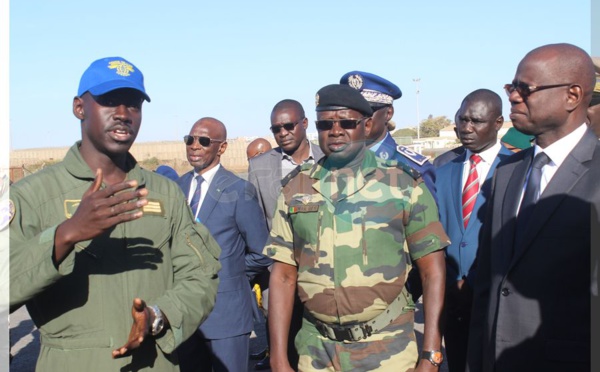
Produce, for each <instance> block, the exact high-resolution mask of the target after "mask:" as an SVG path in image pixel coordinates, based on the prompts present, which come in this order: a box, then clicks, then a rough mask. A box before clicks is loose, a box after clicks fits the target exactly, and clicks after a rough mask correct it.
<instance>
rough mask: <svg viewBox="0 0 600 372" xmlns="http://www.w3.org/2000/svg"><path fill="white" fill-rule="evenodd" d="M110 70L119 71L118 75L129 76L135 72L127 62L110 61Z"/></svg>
mask: <svg viewBox="0 0 600 372" xmlns="http://www.w3.org/2000/svg"><path fill="white" fill-rule="evenodd" d="M108 68H112V69H115V70H117V71H116V72H117V75H121V76H129V75H130V74H131V73H132V72H133V71H134V70H133V66H132V65H130V64H129V63H127V62H125V61H110V62H109V63H108Z"/></svg>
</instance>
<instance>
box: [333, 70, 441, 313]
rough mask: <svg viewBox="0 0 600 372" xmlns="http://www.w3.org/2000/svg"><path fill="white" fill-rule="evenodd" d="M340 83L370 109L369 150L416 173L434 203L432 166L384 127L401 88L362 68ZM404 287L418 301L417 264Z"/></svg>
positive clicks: (418, 280)
mask: <svg viewBox="0 0 600 372" xmlns="http://www.w3.org/2000/svg"><path fill="white" fill-rule="evenodd" d="M340 84H345V85H349V86H350V87H352V88H354V89H356V90H358V91H359V92H360V94H361V95H362V96H363V97H364V98H365V99H366V100H367V102H369V105H370V106H371V109H372V110H373V119H372V121H373V124H372V129H371V132H370V133H369V134H368V135H367V147H368V148H369V150H371V151H373V152H374V153H375V155H377V156H378V157H380V158H382V159H385V160H387V159H392V160H396V161H398V162H400V163H403V164H406V165H408V166H409V167H411V168H412V169H414V170H416V171H417V172H419V173H420V174H421V177H423V181H425V185H426V186H427V188H428V189H429V191H431V195H433V198H434V199H435V201H436V204H437V196H436V192H435V168H434V166H433V165H432V164H431V163H430V162H429V160H427V157H425V156H424V155H421V154H418V153H416V152H414V151H412V150H411V149H409V148H407V147H405V146H399V145H398V144H396V141H394V138H393V137H392V136H391V135H390V133H389V131H388V129H387V122H389V121H390V120H391V119H392V116H394V106H393V102H394V100H395V99H398V98H400V97H402V91H401V90H400V88H398V86H396V84H394V83H392V82H391V81H389V80H386V79H384V78H382V77H381V76H377V75H375V74H371V73H369V72H362V71H350V72H348V73H346V74H345V75H344V76H342V78H341V79H340ZM407 287H408V290H409V291H410V293H411V295H412V297H413V300H414V301H415V302H417V301H418V300H419V297H421V294H422V291H423V289H422V284H421V281H420V279H419V273H418V269H417V268H416V266H415V267H414V269H413V270H410V274H409V277H408V283H407Z"/></svg>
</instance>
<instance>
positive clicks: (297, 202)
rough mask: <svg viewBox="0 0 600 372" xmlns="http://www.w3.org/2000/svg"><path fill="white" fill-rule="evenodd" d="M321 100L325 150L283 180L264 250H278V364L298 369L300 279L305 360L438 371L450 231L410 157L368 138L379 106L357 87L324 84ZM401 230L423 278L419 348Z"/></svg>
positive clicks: (274, 322) (310, 364) (301, 366)
mask: <svg viewBox="0 0 600 372" xmlns="http://www.w3.org/2000/svg"><path fill="white" fill-rule="evenodd" d="M316 106H317V107H316V110H317V121H316V127H317V130H318V132H319V146H320V147H321V150H322V151H323V153H324V154H325V157H324V158H323V159H321V160H320V161H319V162H318V163H317V164H315V165H312V166H306V167H304V168H303V169H302V171H301V172H300V173H299V174H298V175H296V176H295V177H294V178H292V179H291V180H290V181H289V182H288V183H287V184H286V185H285V187H284V188H283V189H282V193H281V194H280V195H279V198H278V200H277V208H276V211H275V213H274V217H273V228H272V230H271V241H270V244H268V245H267V246H266V247H265V250H264V252H265V254H267V255H268V256H269V257H271V258H273V259H274V260H275V263H274V264H273V270H272V272H271V280H270V283H269V285H270V291H271V294H270V298H269V303H270V304H269V306H270V309H269V324H270V334H271V368H272V370H273V371H291V370H292V369H291V368H290V365H289V362H288V360H287V353H286V344H287V339H288V327H289V323H290V318H291V313H292V304H293V296H294V292H295V289H296V286H297V289H298V294H299V297H300V300H301V301H302V303H303V305H304V319H303V324H302V328H301V329H300V332H299V333H298V335H297V336H296V348H297V349H298V353H299V355H300V360H299V363H298V370H300V371H317V370H318V371H333V370H336V371H339V370H356V371H375V370H376V371H407V370H412V369H413V368H415V366H416V364H417V362H418V360H419V359H421V360H420V363H419V366H418V367H417V370H419V371H425V370H431V371H434V370H437V368H438V366H439V364H440V363H441V362H442V358H441V352H440V347H441V329H440V328H441V326H440V315H441V311H442V306H443V296H444V276H445V274H444V253H443V248H444V247H445V246H446V245H447V244H448V238H447V236H446V234H445V233H444V231H443V229H442V226H441V224H440V223H439V221H438V210H437V207H436V204H435V201H434V199H433V196H432V195H431V192H430V191H429V190H428V189H427V187H426V186H425V184H424V183H423V181H422V179H421V178H420V177H419V176H418V174H417V173H416V172H414V171H413V170H412V169H411V168H409V167H408V166H406V165H402V164H399V163H397V162H395V161H389V162H388V161H384V160H382V159H380V158H377V157H376V156H375V154H374V153H373V152H371V151H369V150H368V149H367V147H366V144H365V141H366V139H367V138H368V133H369V131H370V129H371V115H372V113H373V111H372V109H371V107H370V106H369V103H368V102H367V101H366V100H365V99H364V97H363V96H362V95H361V94H360V93H359V92H358V91H357V90H355V89H353V88H351V87H349V86H347V85H338V84H334V85H329V86H326V87H323V88H322V89H320V90H319V91H318V92H317V96H316ZM405 239H406V241H407V242H408V252H409V254H410V257H411V259H412V261H413V262H415V263H416V265H417V266H418V267H419V269H420V273H421V279H422V280H423V283H424V295H423V301H424V308H425V334H424V342H423V345H424V346H423V350H424V352H423V354H422V355H421V357H419V354H418V352H417V346H416V342H415V335H414V331H413V324H414V307H412V306H410V300H409V293H408V292H407V291H406V288H405V281H406V277H407V261H408V257H407V255H406V251H405V250H404V241H405Z"/></svg>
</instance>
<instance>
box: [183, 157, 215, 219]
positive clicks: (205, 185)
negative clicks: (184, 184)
mask: <svg viewBox="0 0 600 372" xmlns="http://www.w3.org/2000/svg"><path fill="white" fill-rule="evenodd" d="M220 167H221V164H217V165H216V166H215V167H213V168H211V169H209V170H207V171H206V172H204V173H203V174H202V178H204V181H203V182H202V185H201V186H202V188H201V189H200V203H199V204H198V211H196V215H195V216H194V219H197V218H198V213H200V208H201V207H202V203H203V202H204V198H205V197H206V193H207V191H208V188H209V187H210V183H211V182H212V180H213V178H214V177H215V174H216V173H217V171H218V170H219V168H220ZM198 175H199V174H198V173H196V172H194V177H193V178H192V183H191V184H190V192H189V193H188V204H189V205H191V204H192V197H193V196H194V192H195V191H196V187H197V185H196V184H197V182H196V176H198Z"/></svg>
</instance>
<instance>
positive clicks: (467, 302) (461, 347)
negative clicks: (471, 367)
mask: <svg viewBox="0 0 600 372" xmlns="http://www.w3.org/2000/svg"><path fill="white" fill-rule="evenodd" d="M472 304H473V293H472V291H471V289H470V288H469V287H468V285H467V284H466V283H465V284H463V285H462V288H461V289H458V288H457V287H455V286H447V287H446V327H445V331H444V344H445V347H446V360H447V362H448V370H449V371H450V372H464V371H465V367H466V364H467V345H468V344H469V323H470V322H471V305H472Z"/></svg>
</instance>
